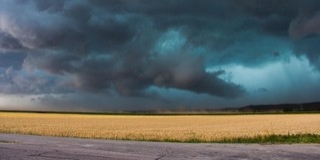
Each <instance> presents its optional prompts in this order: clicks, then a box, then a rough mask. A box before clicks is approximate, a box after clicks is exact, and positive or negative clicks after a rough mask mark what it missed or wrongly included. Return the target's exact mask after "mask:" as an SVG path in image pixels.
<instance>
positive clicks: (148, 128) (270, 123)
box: [0, 112, 320, 142]
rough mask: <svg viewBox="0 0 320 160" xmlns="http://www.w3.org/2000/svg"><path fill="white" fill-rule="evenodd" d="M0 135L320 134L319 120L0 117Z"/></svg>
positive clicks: (187, 137) (173, 137)
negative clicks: (0, 133)
mask: <svg viewBox="0 0 320 160" xmlns="http://www.w3.org/2000/svg"><path fill="white" fill-rule="evenodd" d="M0 132H2V133H20V134H34V135H47V136H64V137H80V138H99V139H100V138H101V139H126V140H150V141H181V142H183V141H188V142H191V141H200V142H212V141H218V140H223V139H232V138H239V137H255V136H264V135H288V134H307V133H308V134H315V135H320V115H319V114H288V115H286V114H279V115H192V116H137V115H134V116H130V115H81V114H44V113H41V114H37V113H6V112H0Z"/></svg>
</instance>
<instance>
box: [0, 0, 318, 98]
mask: <svg viewBox="0 0 320 160" xmlns="http://www.w3.org/2000/svg"><path fill="white" fill-rule="evenodd" d="M0 4H1V7H0V52H1V53H6V54H11V53H15V54H19V53H23V54H27V56H26V57H25V58H24V61H23V64H22V69H21V70H20V69H19V67H14V66H19V65H18V64H15V63H16V62H14V60H13V59H10V58H7V61H8V62H4V60H0V65H1V64H2V66H1V67H2V68H3V72H4V71H5V70H6V68H9V67H10V66H9V65H8V64H9V63H13V67H14V68H13V70H15V71H14V73H15V74H8V73H4V74H3V77H8V75H12V76H11V78H9V79H8V78H7V79H6V80H3V81H5V82H7V83H8V84H10V85H9V86H11V88H16V89H15V92H19V91H21V92H23V91H28V92H31V93H51V92H55V93H57V92H61V93H64V92H78V91H80V92H87V91H89V92H99V93H101V92H102V93H109V94H114V93H117V94H120V95H124V96H146V90H147V89H148V88H150V87H153V86H156V87H160V88H174V89H180V90H185V91H190V92H194V93H205V94H209V95H213V96H219V97H229V98H230V97H232V98H233V97H239V96H241V95H243V94H244V93H245V89H244V88H243V87H242V86H241V85H238V84H234V83H232V82H230V81H225V80H223V79H221V78H219V77H221V74H225V73H224V72H221V70H220V71H216V72H215V71H211V72H208V71H207V67H212V66H219V65H225V64H241V65H243V66H259V65H261V64H265V63H268V62H270V61H273V60H274V59H275V57H274V53H275V52H277V53H278V52H279V51H278V49H279V48H281V45H282V44H281V42H282V41H286V42H291V41H292V42H293V43H294V44H295V47H296V51H297V55H301V54H304V55H306V57H308V58H309V59H310V61H311V62H312V63H313V64H314V65H315V66H317V65H319V64H320V63H319V56H318V55H319V54H318V53H317V51H318V47H316V46H318V45H317V43H316V42H317V40H318V34H319V32H320V30H319V26H320V23H319V21H318V20H319V19H320V18H319V10H318V8H319V7H318V6H319V5H320V3H319V2H318V1H315V0H307V1H300V0H290V1H289V0H270V1H258V0H225V1H221V0H203V1H201V2H199V1H195V0H168V1H156V0H137V1H131V0H108V1H105V0H55V1H51V0H3V1H2V2H0ZM312 35H313V36H314V38H310V37H309V36H312ZM277 38H280V39H277ZM310 41H311V42H312V43H309V42H310ZM7 52H8V53H7ZM9 52H10V53H9ZM1 53H0V54H1ZM279 54H281V53H278V55H279ZM15 56H16V55H15ZM7 57H9V56H7ZM21 57H22V56H21ZM317 58H318V60H313V59H317ZM17 59H19V58H17ZM20 59H21V58H20ZM19 62H20V61H19ZM21 63H22V62H21ZM20 66H21V65H20ZM12 72H13V71H12ZM10 79H11V80H10ZM5 82H1V83H3V84H5ZM31 82H35V83H31ZM27 86H29V87H27ZM6 90H10V87H7V89H6ZM17 90H18V91H17Z"/></svg>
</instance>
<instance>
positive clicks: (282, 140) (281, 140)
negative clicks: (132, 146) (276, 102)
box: [121, 133, 320, 144]
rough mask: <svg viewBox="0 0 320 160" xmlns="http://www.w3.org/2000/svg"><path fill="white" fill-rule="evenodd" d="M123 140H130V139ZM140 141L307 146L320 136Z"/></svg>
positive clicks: (317, 140)
mask: <svg viewBox="0 0 320 160" xmlns="http://www.w3.org/2000/svg"><path fill="white" fill-rule="evenodd" d="M121 140H130V139H128V138H126V139H121ZM140 141H151V142H174V143H258V144H298V143H301V144H306V143H320V135H318V134H308V133H306V134H287V135H277V134H271V135H258V136H255V137H238V138H226V139H222V140H212V141H204V140H201V139H199V138H196V137H193V138H190V139H187V140H178V139H171V138H169V139H164V140H158V139H141V140H140Z"/></svg>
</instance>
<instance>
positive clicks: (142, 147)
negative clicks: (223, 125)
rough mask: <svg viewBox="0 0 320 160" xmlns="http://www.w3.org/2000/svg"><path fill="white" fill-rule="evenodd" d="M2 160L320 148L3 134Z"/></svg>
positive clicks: (264, 153) (235, 155) (283, 153)
mask: <svg viewBox="0 0 320 160" xmlns="http://www.w3.org/2000/svg"><path fill="white" fill-rule="evenodd" d="M0 159H6V160H7V159H8V160H10V159H15V160H16V159H28V160H30V159H72V160H78V159H110V160H116V159H119V160H120V159H121V160H126V159H127V160H135V159H137V160H141V159H148V160H149V159H153V160H159V159H161V160H164V159H173V160H178V159H181V160H182V159H183V160H184V159H192V160H194V159H199V160H200V159H201V160H203V159H279V160H280V159H281V160H284V159H320V145H319V144H294V145H260V144H210V143H202V144H190V143H158V142H136V141H113V140H92V139H77V138H56V137H45V136H30V135H14V134H0Z"/></svg>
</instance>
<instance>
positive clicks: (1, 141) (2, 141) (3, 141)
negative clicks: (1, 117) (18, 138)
mask: <svg viewBox="0 0 320 160" xmlns="http://www.w3.org/2000/svg"><path fill="white" fill-rule="evenodd" d="M0 143H14V142H12V141H5V140H1V139H0Z"/></svg>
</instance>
